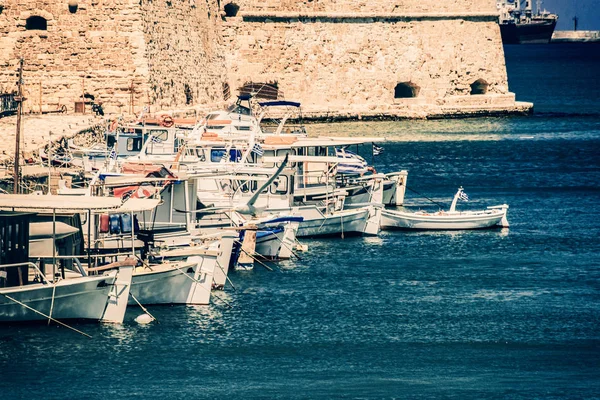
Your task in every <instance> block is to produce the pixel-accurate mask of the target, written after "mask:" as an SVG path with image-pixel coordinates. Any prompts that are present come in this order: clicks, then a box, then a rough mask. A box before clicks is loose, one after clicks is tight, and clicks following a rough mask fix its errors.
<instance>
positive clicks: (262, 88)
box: [238, 82, 283, 100]
mask: <svg viewBox="0 0 600 400" xmlns="http://www.w3.org/2000/svg"><path fill="white" fill-rule="evenodd" d="M238 92H239V93H240V96H242V95H252V96H253V97H256V98H257V99H265V100H277V99H278V98H279V96H282V97H283V95H282V93H281V92H280V91H279V84H278V83H277V82H268V83H267V82H246V83H245V84H244V86H242V87H240V88H239V89H238Z"/></svg>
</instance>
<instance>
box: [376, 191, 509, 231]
mask: <svg viewBox="0 0 600 400" xmlns="http://www.w3.org/2000/svg"><path fill="white" fill-rule="evenodd" d="M459 199H463V200H467V199H468V197H467V196H466V194H465V193H464V191H463V188H462V187H461V188H459V189H458V191H457V192H456V194H455V195H454V199H453V200H452V205H451V206H450V210H449V211H437V212H426V211H416V212H403V211H396V210H383V212H382V217H381V228H382V229H422V230H461V229H484V228H491V227H496V226H498V227H503V228H508V226H509V224H508V219H507V217H506V215H507V212H508V205H507V204H502V205H498V206H491V207H487V209H485V210H480V211H456V203H457V202H458V200H459Z"/></svg>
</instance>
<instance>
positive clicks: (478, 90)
mask: <svg viewBox="0 0 600 400" xmlns="http://www.w3.org/2000/svg"><path fill="white" fill-rule="evenodd" d="M488 86H489V84H488V83H487V82H486V81H485V79H477V80H476V81H475V82H473V83H471V94H486V93H487V90H488Z"/></svg>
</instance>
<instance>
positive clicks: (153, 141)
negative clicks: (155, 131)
mask: <svg viewBox="0 0 600 400" xmlns="http://www.w3.org/2000/svg"><path fill="white" fill-rule="evenodd" d="M150 141H151V142H152V143H162V140H161V139H159V138H157V137H156V136H150Z"/></svg>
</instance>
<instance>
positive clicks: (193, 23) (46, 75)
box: [0, 0, 529, 117]
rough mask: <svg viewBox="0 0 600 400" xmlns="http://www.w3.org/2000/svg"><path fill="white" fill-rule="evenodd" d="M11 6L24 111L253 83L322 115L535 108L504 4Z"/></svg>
mask: <svg viewBox="0 0 600 400" xmlns="http://www.w3.org/2000/svg"><path fill="white" fill-rule="evenodd" d="M0 10H1V11H0V91H11V90H14V89H15V82H16V73H17V66H18V60H19V58H20V57H23V58H24V60H25V72H24V80H25V96H26V97H27V98H28V100H27V102H26V103H25V110H33V111H37V110H39V108H40V101H39V100H40V98H41V103H42V108H43V109H45V110H52V109H56V108H57V107H58V106H59V105H66V106H67V109H68V110H69V111H73V109H74V104H75V102H76V101H78V100H80V99H81V97H82V95H83V94H84V93H87V94H89V95H93V96H95V100H96V101H102V102H103V105H104V108H105V109H106V111H107V112H122V113H130V112H132V111H133V112H135V113H138V112H139V111H140V110H141V109H142V108H143V107H144V106H148V105H149V106H151V109H152V110H157V109H164V110H167V109H177V108H183V107H191V106H205V107H213V106H215V107H216V106H222V105H223V102H224V100H227V96H226V95H225V94H224V93H226V92H227V88H228V87H230V88H231V89H230V91H231V94H232V95H235V94H236V92H237V89H238V88H239V87H241V86H242V85H244V84H246V83H251V82H254V83H261V82H263V83H264V82H269V83H274V84H276V86H277V87H278V88H279V90H280V93H282V94H285V96H286V98H287V99H289V100H298V101H301V102H302V103H303V107H304V108H305V109H307V110H308V111H310V112H312V113H313V115H315V116H317V115H328V116H335V115H338V116H342V117H343V116H357V115H365V116H366V115H385V116H408V117H423V116H427V115H436V114H446V113H450V114H451V113H459V114H460V113H467V114H468V113H479V112H497V111H501V112H505V111H508V112H511V111H512V112H514V111H523V110H525V109H527V108H528V107H529V106H528V105H519V104H518V103H515V101H514V95H513V94H512V93H509V92H508V84H507V77H506V68H505V64H504V53H503V50H502V44H501V40H500V32H499V28H498V26H497V24H496V9H495V2H494V1H493V0H465V1H460V2H458V1H454V0H420V1H417V0H371V1H364V0H300V1H293V0H0ZM32 17H33V18H32ZM40 18H41V19H43V21H45V22H46V24H47V25H46V26H45V28H44V29H39V26H36V25H35V24H38V23H39V22H40V21H41V20H40ZM30 25H33V29H32V26H30ZM36 28H38V29H36ZM474 94H476V95H474ZM229 101H231V100H229Z"/></svg>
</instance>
